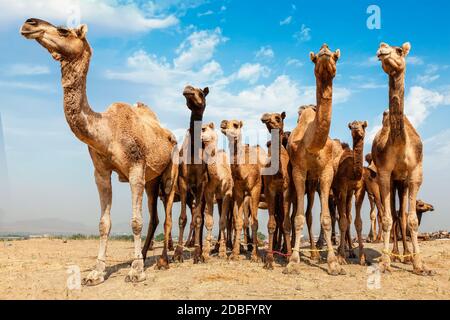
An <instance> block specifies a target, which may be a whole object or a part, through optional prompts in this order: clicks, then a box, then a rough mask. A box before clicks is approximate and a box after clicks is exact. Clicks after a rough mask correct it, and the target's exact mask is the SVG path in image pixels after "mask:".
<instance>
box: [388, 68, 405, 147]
mask: <svg viewBox="0 0 450 320" xmlns="http://www.w3.org/2000/svg"><path fill="white" fill-rule="evenodd" d="M404 100H405V73H404V72H402V73H401V74H399V75H397V76H389V124H390V136H391V139H393V140H396V141H400V142H401V141H403V142H404V141H405V140H406V134H405V123H404V115H403V112H404V103H405V102H404Z"/></svg>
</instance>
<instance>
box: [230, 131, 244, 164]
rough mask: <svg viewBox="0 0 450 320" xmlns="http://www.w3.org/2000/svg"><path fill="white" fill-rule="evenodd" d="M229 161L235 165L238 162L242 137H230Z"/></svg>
mask: <svg viewBox="0 0 450 320" xmlns="http://www.w3.org/2000/svg"><path fill="white" fill-rule="evenodd" d="M228 144H229V148H230V163H231V165H237V164H239V163H240V158H241V153H242V147H243V146H242V137H241V136H239V137H237V138H236V139H230V140H229V142H228Z"/></svg>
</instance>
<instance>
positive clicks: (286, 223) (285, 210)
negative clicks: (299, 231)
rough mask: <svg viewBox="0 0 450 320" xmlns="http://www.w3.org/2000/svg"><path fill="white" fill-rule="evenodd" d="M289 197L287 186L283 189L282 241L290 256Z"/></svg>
mask: <svg viewBox="0 0 450 320" xmlns="http://www.w3.org/2000/svg"><path fill="white" fill-rule="evenodd" d="M290 197H291V192H290V190H289V188H287V189H286V190H284V192H283V199H282V201H283V203H282V204H283V205H282V208H283V233H284V243H285V245H286V254H287V255H288V256H290V255H291V254H292V246H291V229H292V226H291V218H290V217H289V209H290V200H289V199H290Z"/></svg>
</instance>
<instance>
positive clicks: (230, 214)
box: [226, 195, 234, 249]
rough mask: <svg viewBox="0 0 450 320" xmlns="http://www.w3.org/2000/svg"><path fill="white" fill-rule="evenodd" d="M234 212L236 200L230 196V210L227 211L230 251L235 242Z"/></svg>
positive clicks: (228, 246) (228, 245)
mask: <svg viewBox="0 0 450 320" xmlns="http://www.w3.org/2000/svg"><path fill="white" fill-rule="evenodd" d="M233 211H234V200H233V195H230V198H229V200H228V210H227V211H226V226H227V248H229V249H233V240H232V232H233V231H232V230H233Z"/></svg>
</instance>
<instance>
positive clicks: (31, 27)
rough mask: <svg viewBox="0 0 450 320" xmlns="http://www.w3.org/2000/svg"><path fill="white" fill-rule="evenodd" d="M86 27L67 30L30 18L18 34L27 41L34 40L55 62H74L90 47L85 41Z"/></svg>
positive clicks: (83, 25)
mask: <svg viewBox="0 0 450 320" xmlns="http://www.w3.org/2000/svg"><path fill="white" fill-rule="evenodd" d="M87 31H88V27H87V25H85V24H82V25H81V26H79V27H78V28H75V29H69V28H64V27H55V26H54V25H52V24H50V23H48V22H46V21H44V20H40V19H35V18H31V19H28V20H27V21H25V23H24V24H23V25H22V28H21V29H20V33H21V34H22V36H24V37H25V38H27V39H30V40H36V41H37V42H38V43H39V44H40V45H41V46H43V47H44V48H45V49H47V50H48V52H50V54H51V55H52V57H53V58H54V59H55V60H57V61H61V62H62V61H68V62H70V61H74V60H76V59H77V58H79V57H80V56H81V54H82V53H83V52H85V51H86V50H89V52H90V50H91V49H90V46H89V44H88V42H87V40H86V33H87Z"/></svg>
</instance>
